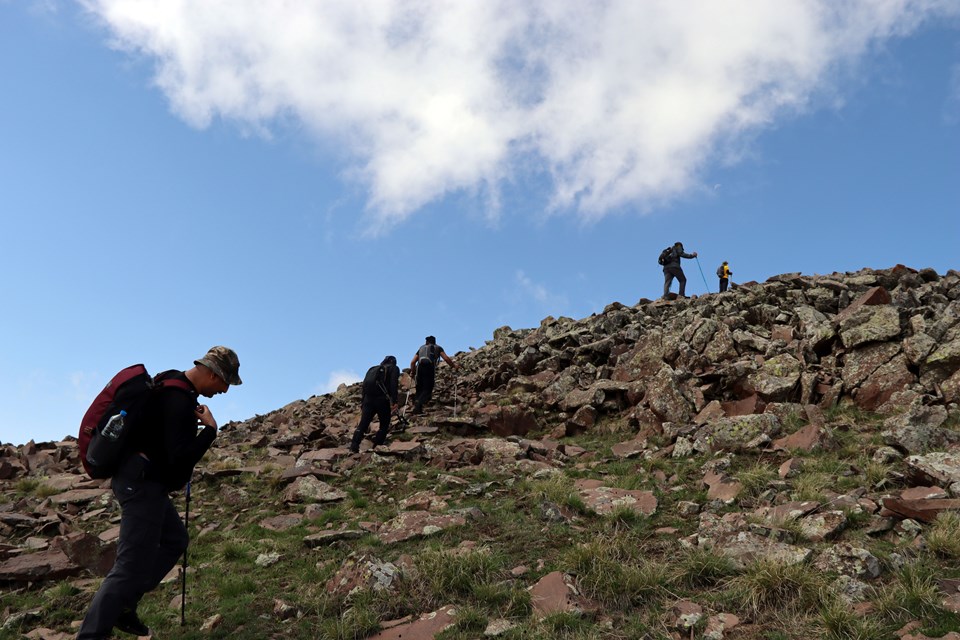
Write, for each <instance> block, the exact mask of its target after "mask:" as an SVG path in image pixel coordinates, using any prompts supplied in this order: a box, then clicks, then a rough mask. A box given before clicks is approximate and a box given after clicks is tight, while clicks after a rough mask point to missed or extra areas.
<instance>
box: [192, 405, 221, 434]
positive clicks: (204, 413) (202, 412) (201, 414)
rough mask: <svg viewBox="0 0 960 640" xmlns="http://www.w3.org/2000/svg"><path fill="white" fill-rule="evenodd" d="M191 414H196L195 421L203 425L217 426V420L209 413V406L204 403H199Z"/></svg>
mask: <svg viewBox="0 0 960 640" xmlns="http://www.w3.org/2000/svg"><path fill="white" fill-rule="evenodd" d="M193 415H195V416H197V423H199V424H202V425H203V426H205V427H213V428H214V429H216V428H217V420H216V418H214V417H213V414H212V413H210V407H208V406H207V405H205V404H202V405H200V406H199V407H197V408H196V409H194V410H193Z"/></svg>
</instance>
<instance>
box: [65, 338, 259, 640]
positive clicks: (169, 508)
mask: <svg viewBox="0 0 960 640" xmlns="http://www.w3.org/2000/svg"><path fill="white" fill-rule="evenodd" d="M239 369H240V361H239V360H238V359H237V354H236V353H234V352H233V350H232V349H228V348H227V347H213V348H212V349H210V350H209V351H208V352H207V354H206V355H205V356H204V357H202V358H200V359H199V360H195V361H194V366H193V367H192V368H191V369H189V370H187V371H176V370H171V371H165V372H163V373H161V374H158V375H157V376H156V378H157V379H159V380H162V379H167V378H177V379H180V380H183V381H186V382H187V383H188V385H187V387H188V389H189V390H188V389H185V388H182V387H179V386H158V387H157V388H155V389H154V390H153V391H152V392H151V396H150V397H149V398H148V399H147V404H146V406H145V408H144V412H143V421H142V422H140V423H138V424H137V428H136V430H135V431H133V432H131V433H130V440H131V442H130V445H131V446H130V448H129V452H128V453H127V454H126V457H125V459H124V460H123V462H121V464H120V467H119V470H118V471H117V472H116V474H114V476H113V479H112V480H111V483H110V486H111V488H112V489H113V495H114V496H116V498H117V501H118V502H119V503H120V509H121V512H120V538H119V540H118V542H117V559H116V561H115V562H114V565H113V568H112V569H111V570H110V573H108V574H107V577H106V578H105V579H104V580H103V583H102V584H101V585H100V589H99V590H98V591H97V593H96V595H94V596H93V601H92V602H91V603H90V609H89V610H88V611H87V615H86V617H84V619H83V624H82V625H81V627H80V632H79V634H78V635H77V640H93V639H101V638H109V637H111V632H112V631H113V629H114V628H116V629H118V630H120V631H123V632H125V633H133V634H136V635H139V636H146V635H150V629H149V628H148V627H147V625H145V624H143V622H141V621H140V618H139V617H138V616H137V605H138V604H139V603H140V599H141V598H142V597H143V595H144V594H145V593H147V592H148V591H152V590H153V589H154V588H156V586H157V585H158V584H160V581H161V580H162V579H163V577H164V576H166V575H167V573H168V572H169V571H170V570H171V569H172V568H173V567H174V566H175V565H176V564H177V559H178V558H180V556H181V555H182V554H183V552H184V551H185V550H186V548H187V543H188V540H189V538H188V537H187V530H186V527H184V524H183V522H181V520H180V515H179V514H178V513H177V510H176V508H175V507H174V506H173V503H172V502H171V501H170V497H169V496H168V493H169V492H171V491H177V490H179V489H182V488H183V487H184V486H185V485H186V484H187V482H188V481H189V480H190V475H191V474H192V473H193V467H194V465H196V464H197V462H199V461H200V458H202V457H203V454H204V453H206V451H207V449H208V448H209V447H210V445H211V444H213V440H214V438H216V437H217V421H216V420H215V419H214V417H213V414H212V413H211V412H210V409H209V408H208V407H207V406H206V405H201V404H199V403H198V402H197V398H198V396H201V395H202V396H204V397H207V398H212V397H213V396H215V395H217V394H218V393H226V392H227V389H228V388H229V387H230V386H231V385H238V384H241V380H240V375H239ZM201 425H202V426H203V428H202V429H201V430H199V431H198V430H197V428H198V427H199V426H201Z"/></svg>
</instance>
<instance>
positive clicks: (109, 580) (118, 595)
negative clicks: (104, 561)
mask: <svg viewBox="0 0 960 640" xmlns="http://www.w3.org/2000/svg"><path fill="white" fill-rule="evenodd" d="M148 464H149V463H148V462H147V461H146V460H144V459H143V458H142V457H140V456H139V455H133V456H130V457H129V458H128V459H127V460H126V462H124V463H123V466H121V468H120V471H118V472H117V475H115V476H114V477H113V480H112V482H111V484H110V486H111V488H112V489H113V495H115V496H116V497H117V500H118V501H119V502H120V509H121V514H120V539H119V541H118V542H117V559H116V561H115V562H114V564H113V569H111V570H110V573H108V574H107V577H106V578H104V580H103V583H102V584H101V585H100V589H99V590H98V591H97V593H96V595H95V596H93V601H92V602H91V603H90V609H89V610H88V611H87V615H86V617H85V618H84V619H83V625H82V626H81V627H80V633H79V634H78V635H77V640H92V639H93V638H109V637H110V632H111V629H113V625H114V624H116V622H117V618H118V617H119V616H120V614H121V613H122V612H123V611H124V610H127V609H132V610H134V611H135V610H136V608H137V604H138V603H139V602H140V598H142V597H143V594H145V593H146V592H148V591H152V590H153V589H155V588H156V586H157V585H158V584H160V581H161V580H162V579H163V577H164V576H165V575H167V573H168V572H169V571H170V569H172V568H173V567H174V566H175V565H176V564H177V560H178V559H179V558H180V556H182V555H183V552H184V550H185V549H186V548H187V542H188V538H187V530H186V528H185V527H184V526H183V522H181V520H180V515H179V514H178V513H177V510H176V509H175V508H174V506H173V503H172V502H171V501H170V497H169V496H168V495H167V489H166V487H164V486H163V485H162V484H160V483H158V482H152V481H149V480H144V479H143V472H144V469H145V468H146V465H148Z"/></svg>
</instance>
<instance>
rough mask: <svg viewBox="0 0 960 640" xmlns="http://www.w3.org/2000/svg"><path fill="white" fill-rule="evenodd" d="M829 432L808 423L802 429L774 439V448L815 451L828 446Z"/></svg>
mask: <svg viewBox="0 0 960 640" xmlns="http://www.w3.org/2000/svg"><path fill="white" fill-rule="evenodd" d="M827 440H828V437H827V432H826V431H825V430H824V429H823V427H820V426H818V425H815V424H808V425H807V426H805V427H803V428H802V429H800V430H798V431H795V432H794V433H791V434H790V435H788V436H785V437H783V438H778V439H776V440H774V441H773V449H774V450H775V451H776V450H781V451H794V450H799V451H814V450H816V449H823V448H825V447H826V443H827Z"/></svg>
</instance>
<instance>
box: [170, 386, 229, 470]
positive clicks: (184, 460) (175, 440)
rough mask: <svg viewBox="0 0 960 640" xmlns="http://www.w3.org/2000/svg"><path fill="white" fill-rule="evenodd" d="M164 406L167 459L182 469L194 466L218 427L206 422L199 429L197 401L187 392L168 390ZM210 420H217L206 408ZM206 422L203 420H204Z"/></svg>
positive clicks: (172, 464) (209, 443)
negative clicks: (198, 429) (198, 430)
mask: <svg viewBox="0 0 960 640" xmlns="http://www.w3.org/2000/svg"><path fill="white" fill-rule="evenodd" d="M166 394H167V398H166V401H165V402H163V403H162V406H163V434H164V446H165V447H166V449H167V461H168V462H169V463H170V466H172V467H174V468H175V469H178V470H189V469H192V468H193V466H194V465H195V464H197V462H199V461H200V458H202V457H203V454H204V453H206V452H207V449H209V448H210V445H211V444H213V441H214V439H215V438H216V437H217V429H216V427H213V426H210V424H208V423H203V424H204V427H203V429H201V430H200V432H199V433H198V432H197V419H198V417H199V416H197V414H196V401H195V400H194V399H193V398H191V397H190V396H188V395H187V394H185V393H182V392H180V391H176V390H171V391H167V392H166ZM204 413H206V414H208V415H207V420H208V422H209V421H213V423H214V424H216V421H215V420H213V415H212V414H210V413H209V409H207V410H206V411H204ZM201 422H202V421H201Z"/></svg>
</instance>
